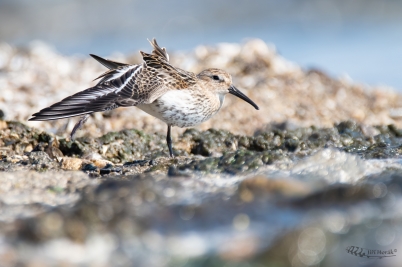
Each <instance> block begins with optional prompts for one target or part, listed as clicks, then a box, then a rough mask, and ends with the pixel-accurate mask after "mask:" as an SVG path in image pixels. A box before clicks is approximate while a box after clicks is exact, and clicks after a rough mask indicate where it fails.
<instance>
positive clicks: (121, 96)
mask: <svg viewBox="0 0 402 267" xmlns="http://www.w3.org/2000/svg"><path fill="white" fill-rule="evenodd" d="M150 43H151V45H152V46H153V48H154V49H153V51H152V53H151V54H148V53H145V52H142V51H141V52H140V53H141V55H142V57H143V63H142V64H139V65H129V64H125V63H119V62H115V61H111V60H106V59H103V58H101V57H98V56H95V55H91V56H92V57H93V58H95V59H96V60H97V61H99V62H100V63H101V64H102V65H104V66H105V67H107V68H109V71H107V72H105V73H103V74H102V75H101V76H99V77H98V78H97V79H100V80H99V82H98V83H97V84H96V85H95V86H94V87H91V88H89V89H86V90H84V91H81V92H79V93H76V94H74V95H72V96H69V97H67V98H65V99H63V100H61V101H60V102H58V103H55V104H53V105H51V106H50V107H47V108H45V109H42V110H41V111H39V112H37V113H35V114H33V115H32V118H31V119H30V120H37V121H40V120H56V119H62V118H69V117H74V116H80V115H83V117H82V118H81V120H80V121H79V122H78V123H77V124H76V125H75V127H74V129H73V131H72V133H71V136H72V138H73V136H74V133H75V131H76V130H77V129H78V128H80V127H81V126H82V124H83V123H84V122H85V121H86V120H87V118H88V116H89V114H91V113H94V112H98V111H106V110H112V109H115V108H118V107H127V106H137V107H138V108H140V109H142V110H144V111H145V112H147V113H149V114H151V115H153V116H155V117H157V118H159V119H161V120H163V121H164V122H166V123H167V124H168V136H167V142H168V147H169V154H170V156H173V151H172V146H171V139H170V129H171V126H178V127H189V126H194V125H197V124H199V123H202V122H204V121H206V120H208V119H209V118H210V117H212V116H213V115H215V114H216V113H217V112H218V111H219V109H220V108H221V106H222V104H223V100H224V97H225V95H226V94H227V93H231V94H233V95H236V96H238V97H240V98H242V99H243V100H245V101H247V102H248V103H250V104H251V105H253V106H254V107H255V108H256V109H258V107H257V105H256V104H255V103H254V102H253V101H251V100H250V99H249V98H248V97H247V96H245V95H244V94H242V93H241V92H240V91H239V90H237V89H236V88H235V87H234V86H233V85H232V78H231V76H230V74H228V73H227V72H225V71H223V70H220V69H207V70H204V71H202V72H201V73H199V74H198V75H195V74H194V73H192V72H188V71H185V70H182V69H179V68H175V67H173V66H172V65H170V63H169V55H168V54H167V52H166V49H165V48H161V47H159V45H158V44H157V42H156V40H155V39H153V40H152V41H151V42H150Z"/></svg>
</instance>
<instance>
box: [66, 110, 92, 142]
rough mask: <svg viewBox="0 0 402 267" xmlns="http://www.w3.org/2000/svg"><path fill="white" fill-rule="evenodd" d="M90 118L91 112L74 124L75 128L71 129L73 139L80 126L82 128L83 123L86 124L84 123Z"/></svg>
mask: <svg viewBox="0 0 402 267" xmlns="http://www.w3.org/2000/svg"><path fill="white" fill-rule="evenodd" d="M88 118H89V114H86V115H84V116H82V117H81V119H80V121H79V122H77V124H76V125H74V128H73V130H72V131H71V134H70V138H71V140H74V135H75V132H76V131H77V130H78V129H79V128H81V127H82V125H84V123H85V122H86V121H87V119H88Z"/></svg>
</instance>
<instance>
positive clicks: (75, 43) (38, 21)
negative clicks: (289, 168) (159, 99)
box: [0, 0, 402, 90]
mask: <svg viewBox="0 0 402 267" xmlns="http://www.w3.org/2000/svg"><path fill="white" fill-rule="evenodd" d="M401 12H402V2H401V1H393V0H383V1H376V0H354V1H347V0H306V1H297V0H285V1H273V0H269V1H266V0H256V1H253V2H251V3H250V2H249V1H244V0H235V1H224V0H218V1H215V0H214V1H212V0H207V1H199V2H196V1H191V2H189V1H180V0H173V1H162V0H154V1H128V0H116V1H113V2H112V1H105V0H101V1H94V0H90V1H78V0H72V1H67V0H60V1H49V0H38V1H27V0H18V1H11V0H0V41H5V42H9V43H12V44H17V45H26V44H28V43H29V42H30V41H32V40H37V39H40V40H44V41H46V42H48V43H50V44H52V45H54V46H55V47H56V49H57V50H58V51H60V52H61V53H63V54H85V55H86V54H89V53H95V54H100V55H104V56H105V55H109V54H111V53H113V52H116V51H118V52H122V53H133V52H136V51H137V50H138V49H145V48H146V47H148V44H147V42H146V38H152V37H157V39H158V40H159V42H160V43H161V44H162V45H164V46H166V47H167V48H168V49H174V50H177V49H186V50H189V49H191V48H193V47H195V46H197V45H199V44H215V43H217V42H241V41H242V40H244V39H245V38H248V37H256V38H261V39H263V40H264V41H266V42H272V43H274V44H275V45H276V46H277V48H278V50H279V52H280V53H281V54H282V55H283V56H284V57H285V58H287V59H290V60H292V61H295V62H297V63H298V64H300V65H301V66H303V67H305V68H320V69H324V70H325V71H327V72H329V73H330V74H332V75H334V76H339V75H344V74H347V75H349V76H350V77H351V78H352V79H353V80H356V81H359V82H363V83H368V84H370V85H384V84H386V85H389V86H393V87H395V88H396V89H398V90H402V80H401V79H399V77H400V69H402V49H401V46H400V44H401V43H402V31H401V30H400V29H401V26H402V17H401V16H400V14H401Z"/></svg>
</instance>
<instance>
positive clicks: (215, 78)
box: [212, 75, 220, 81]
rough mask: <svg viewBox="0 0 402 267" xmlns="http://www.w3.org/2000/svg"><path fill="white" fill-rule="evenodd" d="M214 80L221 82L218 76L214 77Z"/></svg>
mask: <svg viewBox="0 0 402 267" xmlns="http://www.w3.org/2000/svg"><path fill="white" fill-rule="evenodd" d="M212 79H214V80H215V81H219V80H220V79H219V76H218V75H214V76H212Z"/></svg>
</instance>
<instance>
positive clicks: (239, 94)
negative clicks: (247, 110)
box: [229, 85, 260, 110]
mask: <svg viewBox="0 0 402 267" xmlns="http://www.w3.org/2000/svg"><path fill="white" fill-rule="evenodd" d="M229 93H230V94H232V95H235V96H237V97H238V98H241V99H243V100H244V101H246V102H247V103H249V104H250V105H252V106H253V107H254V108H255V109H256V110H259V109H260V108H259V107H258V106H257V105H256V104H255V103H254V102H253V100H251V99H250V98H248V97H247V96H246V95H245V94H243V93H242V92H240V91H239V89H237V88H236V87H234V86H233V85H232V86H230V87H229Z"/></svg>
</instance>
